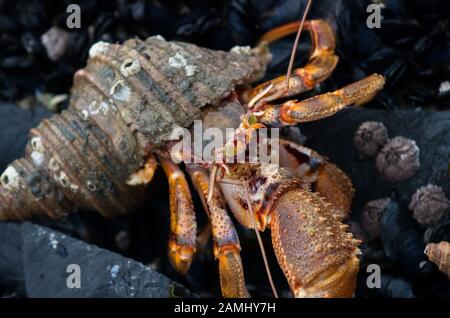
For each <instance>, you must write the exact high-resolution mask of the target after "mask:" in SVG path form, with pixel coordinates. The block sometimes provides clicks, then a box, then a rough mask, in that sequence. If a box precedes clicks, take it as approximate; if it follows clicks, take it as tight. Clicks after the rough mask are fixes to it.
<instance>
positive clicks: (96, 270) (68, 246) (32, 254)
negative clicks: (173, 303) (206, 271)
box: [22, 223, 191, 297]
mask: <svg viewBox="0 0 450 318" xmlns="http://www.w3.org/2000/svg"><path fill="white" fill-rule="evenodd" d="M22 238H23V265H24V266H23V267H24V277H25V281H26V292H27V296H29V297H176V296H181V297H189V296H191V294H190V292H188V291H187V290H186V289H185V288H184V287H182V286H181V285H179V284H177V283H175V282H173V281H171V280H170V279H169V278H167V277H166V276H164V275H162V274H159V273H157V272H155V271H153V270H151V269H150V268H149V267H147V266H145V265H143V264H141V263H138V262H135V261H133V260H131V259H127V258H124V257H122V256H120V255H118V254H115V253H112V252H109V251H106V250H103V249H101V248H98V247H95V246H93V245H89V244H86V243H84V242H82V241H79V240H76V239H73V238H71V237H68V236H66V235H64V234H62V233H59V232H55V231H52V230H50V229H48V228H45V227H41V226H38V225H34V224H31V223H24V224H23V225H22ZM71 264H76V265H78V266H79V267H80V273H81V288H79V289H77V288H74V289H70V288H68V287H67V284H66V282H67V278H68V276H69V275H70V273H72V272H70V273H67V272H66V270H67V268H68V266H69V265H71Z"/></svg>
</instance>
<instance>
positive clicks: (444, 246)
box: [425, 242, 450, 278]
mask: <svg viewBox="0 0 450 318" xmlns="http://www.w3.org/2000/svg"><path fill="white" fill-rule="evenodd" d="M425 254H427V256H428V258H429V259H430V261H432V262H433V263H435V264H436V265H437V266H438V267H439V270H440V271H441V272H443V273H445V274H447V276H448V277H449V278H450V243H449V242H440V243H437V244H436V243H429V244H427V246H426V247H425Z"/></svg>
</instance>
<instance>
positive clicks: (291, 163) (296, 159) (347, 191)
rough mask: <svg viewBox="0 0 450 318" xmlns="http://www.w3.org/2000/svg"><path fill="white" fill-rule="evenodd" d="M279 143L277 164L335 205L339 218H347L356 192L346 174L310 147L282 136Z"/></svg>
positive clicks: (335, 211)
mask: <svg viewBox="0 0 450 318" xmlns="http://www.w3.org/2000/svg"><path fill="white" fill-rule="evenodd" d="M279 145H280V146H279V158H280V165H281V166H282V167H285V168H288V169H289V170H290V171H292V172H293V173H294V174H295V176H297V177H298V178H300V179H302V180H305V181H307V182H308V183H310V184H311V187H312V191H314V192H316V193H317V194H319V195H320V196H321V197H322V198H324V199H325V201H326V202H328V203H330V204H331V205H332V206H333V207H334V209H333V210H334V213H336V215H338V216H339V219H340V220H345V219H347V218H348V217H349V214H350V208H351V204H352V199H353V196H354V193H355V189H354V188H353V185H352V182H351V180H350V179H349V177H348V176H347V175H346V174H345V173H344V172H343V171H342V170H340V169H339V168H338V167H337V166H336V165H334V164H332V163H331V162H329V161H328V160H327V159H326V158H324V157H322V156H320V155H319V154H318V153H317V152H315V151H313V150H311V149H309V148H306V147H304V146H301V145H298V144H296V143H294V142H291V141H288V140H285V139H280V140H279Z"/></svg>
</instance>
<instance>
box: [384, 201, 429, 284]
mask: <svg viewBox="0 0 450 318" xmlns="http://www.w3.org/2000/svg"><path fill="white" fill-rule="evenodd" d="M381 240H382V242H383V251H384V254H385V255H386V256H387V257H388V258H389V259H390V260H391V261H392V262H394V263H397V264H401V266H402V267H403V268H404V269H405V270H406V271H407V272H408V273H409V274H411V275H417V274H420V273H422V271H423V266H424V264H426V263H427V258H426V256H425V254H424V252H423V251H424V250H425V244H424V242H423V240H422V235H421V232H420V229H419V226H418V224H417V223H416V222H415V220H414V219H413V218H412V217H411V214H410V213H408V212H407V211H405V209H404V208H403V207H401V206H400V205H399V204H398V203H397V202H396V201H391V202H390V203H389V204H388V206H387V207H386V209H385V211H384V213H383V216H382V218H381Z"/></svg>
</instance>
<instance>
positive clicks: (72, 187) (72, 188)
mask: <svg viewBox="0 0 450 318" xmlns="http://www.w3.org/2000/svg"><path fill="white" fill-rule="evenodd" d="M78 189H79V187H78V185H77V184H75V183H72V184H71V185H70V190H72V192H73V193H77V192H78Z"/></svg>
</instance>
